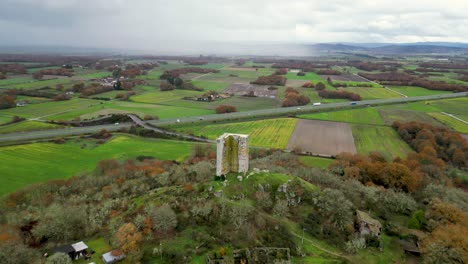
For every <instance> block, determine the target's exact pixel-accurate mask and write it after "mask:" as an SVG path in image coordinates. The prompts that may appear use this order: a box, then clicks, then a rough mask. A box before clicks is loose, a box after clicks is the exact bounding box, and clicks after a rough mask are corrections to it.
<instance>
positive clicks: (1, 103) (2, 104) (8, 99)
mask: <svg viewBox="0 0 468 264" xmlns="http://www.w3.org/2000/svg"><path fill="white" fill-rule="evenodd" d="M13 107H16V103H15V96H12V95H0V109H7V108H13Z"/></svg>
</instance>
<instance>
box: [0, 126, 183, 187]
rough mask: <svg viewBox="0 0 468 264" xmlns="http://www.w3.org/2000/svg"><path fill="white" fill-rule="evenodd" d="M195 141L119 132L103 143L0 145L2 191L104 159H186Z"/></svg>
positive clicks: (87, 168)
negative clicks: (140, 136) (138, 135)
mask: <svg viewBox="0 0 468 264" xmlns="http://www.w3.org/2000/svg"><path fill="white" fill-rule="evenodd" d="M191 149H192V143H190V142H181V141H172V140H162V139H145V138H139V137H135V136H129V135H117V136H114V137H113V138H112V139H110V140H109V141H108V142H106V143H105V144H102V145H96V144H95V143H94V141H91V140H69V141H67V143H65V144H55V143H33V144H25V145H16V146H8V147H2V148H0V160H2V162H1V163H0V171H1V172H2V177H0V195H4V194H6V193H9V192H13V191H15V190H17V189H19V188H21V187H24V186H26V185H28V184H32V183H38V182H44V181H47V180H50V179H62V178H68V177H71V176H73V175H76V174H79V173H81V172H87V171H91V170H93V169H94V168H95V167H96V164H97V163H98V162H99V161H100V160H103V159H130V158H134V157H136V156H139V155H146V156H153V157H155V158H159V159H163V160H178V161H182V160H184V159H185V158H186V157H187V156H188V155H189V154H190V152H191Z"/></svg>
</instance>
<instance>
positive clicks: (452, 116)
mask: <svg viewBox="0 0 468 264" xmlns="http://www.w3.org/2000/svg"><path fill="white" fill-rule="evenodd" d="M441 114H443V115H446V116H450V117H451V118H453V119H456V120H458V121H460V122H462V123H464V124H465V125H468V122H466V121H465V120H463V119H461V118H459V117H456V116H455V115H452V114H449V113H445V112H441Z"/></svg>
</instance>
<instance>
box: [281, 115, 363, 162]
mask: <svg viewBox="0 0 468 264" xmlns="http://www.w3.org/2000/svg"><path fill="white" fill-rule="evenodd" d="M288 149H289V150H300V151H301V152H303V153H307V152H309V153H311V154H313V155H336V154H338V153H340V152H351V153H357V151H356V146H355V145H354V138H353V133H352V131H351V127H350V126H349V124H346V123H338V122H328V121H319V120H305V119H301V120H299V121H298V122H297V125H296V128H295V129H294V132H293V134H292V135H291V138H290V139H289V143H288Z"/></svg>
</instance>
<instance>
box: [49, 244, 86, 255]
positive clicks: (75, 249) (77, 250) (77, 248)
mask: <svg viewBox="0 0 468 264" xmlns="http://www.w3.org/2000/svg"><path fill="white" fill-rule="evenodd" d="M52 251H53V252H54V253H59V252H60V253H65V254H68V255H69V256H70V258H71V259H79V258H82V257H85V256H87V255H88V252H87V251H88V246H87V245H86V244H85V243H84V242H83V241H80V242H78V243H74V244H71V245H63V246H59V247H56V248H54V249H53V250H52Z"/></svg>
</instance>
